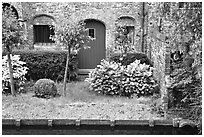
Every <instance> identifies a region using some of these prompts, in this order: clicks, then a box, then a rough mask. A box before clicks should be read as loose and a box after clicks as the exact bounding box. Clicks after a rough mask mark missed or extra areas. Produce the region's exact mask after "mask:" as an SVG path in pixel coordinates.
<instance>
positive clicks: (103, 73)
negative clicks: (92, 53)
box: [86, 60, 157, 97]
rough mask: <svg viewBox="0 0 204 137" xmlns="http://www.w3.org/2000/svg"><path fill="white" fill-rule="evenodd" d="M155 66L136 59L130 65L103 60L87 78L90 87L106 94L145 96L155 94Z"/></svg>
mask: <svg viewBox="0 0 204 137" xmlns="http://www.w3.org/2000/svg"><path fill="white" fill-rule="evenodd" d="M152 71H153V68H152V67H150V66H149V65H145V64H141V63H140V61H139V60H135V61H134V62H133V63H131V64H130V65H128V66H122V65H121V64H120V63H116V62H113V61H110V62H109V61H106V60H102V61H101V65H98V66H97V68H95V70H94V71H92V72H90V73H89V78H87V79H86V81H88V82H89V83H90V89H91V90H93V91H95V92H97V93H102V94H105V95H120V96H129V97H131V96H135V95H136V96H144V95H151V94H153V89H154V88H155V87H156V86H157V84H156V81H155V80H154V79H153V76H152Z"/></svg>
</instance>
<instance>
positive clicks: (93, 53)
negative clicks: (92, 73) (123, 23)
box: [78, 20, 105, 69]
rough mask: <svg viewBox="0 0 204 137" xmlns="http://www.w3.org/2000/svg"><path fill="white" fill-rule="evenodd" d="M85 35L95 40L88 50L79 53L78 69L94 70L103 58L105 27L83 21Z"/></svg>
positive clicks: (98, 22)
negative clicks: (85, 29)
mask: <svg viewBox="0 0 204 137" xmlns="http://www.w3.org/2000/svg"><path fill="white" fill-rule="evenodd" d="M85 23H86V28H88V32H87V35H89V36H91V37H93V38H95V40H93V41H91V42H90V43H89V44H88V45H90V48H88V49H81V50H80V51H79V54H78V57H79V69H94V68H95V67H96V66H97V65H98V64H100V62H101V60H102V59H104V58H105V25H104V24H103V23H102V22H100V21H97V20H87V21H85Z"/></svg>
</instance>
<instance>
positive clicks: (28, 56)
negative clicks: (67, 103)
mask: <svg viewBox="0 0 204 137" xmlns="http://www.w3.org/2000/svg"><path fill="white" fill-rule="evenodd" d="M13 54H18V55H20V60H21V61H24V62H26V64H25V66H26V67H27V68H29V70H28V72H27V74H26V75H25V77H26V78H27V79H28V80H39V79H42V78H48V79H51V80H55V81H61V80H63V75H64V71H65V64H66V57H67V55H66V54H67V52H65V51H38V52H36V51H26V50H24V51H21V50H19V51H15V52H13ZM68 71H69V72H70V78H71V80H74V79H76V77H77V71H78V60H77V57H76V55H74V54H72V55H71V59H70V63H69V70H68ZM67 77H68V76H67Z"/></svg>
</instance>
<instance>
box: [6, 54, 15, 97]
mask: <svg viewBox="0 0 204 137" xmlns="http://www.w3.org/2000/svg"><path fill="white" fill-rule="evenodd" d="M7 56H8V65H9V75H10V86H11V94H12V95H13V96H16V91H15V87H14V80H13V69H12V64H11V54H10V52H8V53H7Z"/></svg>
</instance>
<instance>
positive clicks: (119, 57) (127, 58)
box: [110, 53, 152, 66]
mask: <svg viewBox="0 0 204 137" xmlns="http://www.w3.org/2000/svg"><path fill="white" fill-rule="evenodd" d="M135 60H140V62H141V63H142V64H143V63H145V64H146V65H150V66H152V63H151V61H150V60H149V59H148V58H147V56H146V55H145V54H143V53H127V54H121V53H117V54H113V55H112V56H111V57H110V61H115V62H118V63H121V64H122V65H124V66H127V65H129V64H130V63H132V62H134V61H135Z"/></svg>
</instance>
